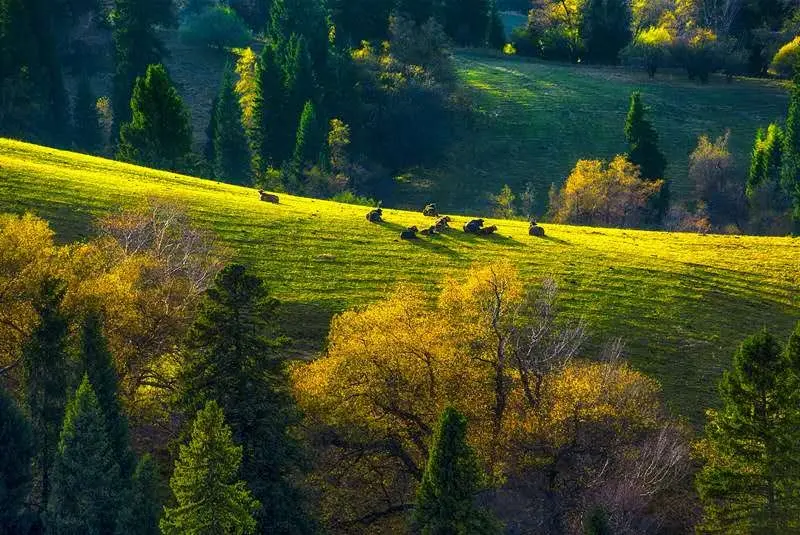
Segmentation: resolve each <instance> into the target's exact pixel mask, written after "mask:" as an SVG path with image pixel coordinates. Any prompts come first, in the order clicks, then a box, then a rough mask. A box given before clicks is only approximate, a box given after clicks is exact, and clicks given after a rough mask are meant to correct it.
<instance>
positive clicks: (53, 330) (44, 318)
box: [22, 278, 67, 510]
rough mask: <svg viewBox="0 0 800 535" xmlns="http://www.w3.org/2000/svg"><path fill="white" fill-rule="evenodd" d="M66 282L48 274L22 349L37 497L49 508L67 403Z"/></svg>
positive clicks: (42, 507)
mask: <svg viewBox="0 0 800 535" xmlns="http://www.w3.org/2000/svg"><path fill="white" fill-rule="evenodd" d="M63 297H64V286H63V284H62V282H61V281H59V280H57V279H52V278H47V279H45V281H44V282H43V283H42V286H41V288H40V291H39V295H38V296H37V298H36V300H35V302H34V310H35V311H36V316H37V318H38V321H37V325H36V328H35V329H34V330H33V332H32V333H31V336H30V338H29V339H28V341H27V343H26V344H25V346H24V347H23V350H22V366H23V378H24V383H25V394H26V396H25V397H26V402H27V408H28V414H29V415H30V421H31V428H32V430H33V438H34V448H35V454H34V476H35V477H36V479H37V480H38V482H39V484H38V485H37V491H36V492H37V495H36V496H35V497H34V501H35V502H38V504H39V505H40V506H41V509H42V510H44V509H46V508H47V501H48V499H49V497H50V487H51V476H52V468H53V461H54V460H55V456H56V450H57V447H58V440H59V434H60V431H61V423H62V420H63V418H64V407H65V406H66V403H67V349H66V338H67V320H66V319H65V317H64V315H63V313H62V312H61V301H62V299H63Z"/></svg>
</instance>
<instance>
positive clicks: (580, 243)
mask: <svg viewBox="0 0 800 535" xmlns="http://www.w3.org/2000/svg"><path fill="white" fill-rule="evenodd" d="M151 196H160V197H167V198H170V199H172V200H174V201H176V202H178V203H180V204H182V205H184V206H185V207H186V209H187V210H188V211H189V212H190V213H191V214H192V215H193V216H194V217H195V218H196V220H197V221H198V222H199V223H200V224H202V225H204V226H207V227H208V228H210V229H213V230H214V231H215V232H216V233H217V234H218V235H219V236H220V238H221V239H222V241H224V242H225V243H226V244H227V245H228V246H230V247H231V249H232V250H234V251H235V254H236V256H237V259H238V260H240V261H243V262H246V263H247V264H249V265H252V266H253V267H254V268H255V269H257V270H258V271H259V272H260V273H261V274H262V275H263V276H264V277H266V279H267V280H268V281H269V284H270V285H271V287H272V288H273V291H274V293H275V294H276V295H277V296H278V297H279V298H280V299H281V300H282V301H283V303H284V306H283V318H284V320H285V324H286V325H287V328H288V330H289V332H290V334H291V335H292V336H293V337H294V338H295V339H296V343H295V346H294V349H295V350H296V351H303V350H305V351H308V350H313V349H315V348H319V347H320V345H321V343H322V341H323V338H324V334H325V332H326V329H327V322H328V320H329V318H330V314H331V313H333V312H336V311H341V310H343V309H345V308H347V307H351V306H354V305H359V304H364V303H368V302H371V301H375V300H377V299H380V298H381V297H382V296H384V295H386V293H387V292H389V291H391V289H392V288H393V287H394V286H395V285H396V284H397V283H398V282H400V281H409V282H413V283H416V284H420V285H422V286H424V287H425V288H426V289H428V290H433V289H435V288H437V287H438V285H439V283H440V281H441V280H442V277H443V276H444V275H446V274H452V275H458V274H460V273H463V271H464V270H465V269H468V268H469V266H470V265H472V264H474V263H476V262H478V263H480V262H490V261H492V260H496V259H500V258H509V259H511V260H512V261H513V262H514V263H515V264H516V265H517V266H518V267H519V269H520V270H521V272H522V273H523V275H524V276H525V277H526V278H527V279H529V280H530V281H531V282H532V283H533V282H535V281H536V280H537V279H539V278H541V277H544V276H551V277H554V278H555V279H556V280H557V281H558V282H559V285H560V288H561V289H562V294H561V295H562V297H563V300H562V304H563V307H564V309H565V311H566V312H567V313H568V314H569V315H570V316H572V317H579V316H580V317H584V318H585V319H586V320H587V322H588V324H589V328H590V331H591V333H592V335H593V336H592V345H596V344H599V343H600V342H601V341H602V340H607V339H609V338H611V337H617V336H619V337H622V338H624V339H625V340H626V342H627V345H628V350H629V356H630V358H631V360H632V361H633V362H634V364H635V365H636V366H638V367H639V368H640V369H643V370H645V371H647V372H648V373H651V374H652V375H653V376H655V377H656V378H658V379H659V380H660V381H661V382H662V383H663V385H664V387H665V390H666V392H667V395H668V397H669V399H670V401H671V402H672V403H674V406H675V408H676V409H677V410H678V411H679V412H681V413H683V414H687V415H689V416H690V417H692V418H695V419H696V418H698V417H699V415H700V414H701V411H702V408H703V407H704V406H706V405H708V404H709V403H711V402H712V401H713V399H714V393H715V386H714V385H715V382H716V379H717V378H718V376H719V373H720V371H721V369H722V367H723V366H725V365H726V363H727V362H729V360H730V355H731V352H732V350H733V348H734V347H735V345H736V344H737V343H738V342H739V341H740V340H741V338H742V337H744V336H745V335H746V334H748V333H750V332H752V331H753V330H756V329H758V328H761V327H762V326H768V327H770V328H772V329H775V330H776V331H777V332H778V333H779V334H780V335H781V336H783V335H784V334H786V333H788V330H789V328H790V326H791V325H792V324H793V322H794V321H796V320H798V319H800V296H798V291H797V289H798V285H800V267H799V266H800V240H798V239H792V238H757V237H746V236H742V237H737V236H700V235H695V234H678V233H664V232H644V231H630V230H617V229H599V228H586V227H570V226H559V225H545V228H546V231H547V238H546V239H538V238H532V237H530V236H528V234H527V224H526V223H524V222H520V221H494V220H490V223H497V225H498V226H499V228H500V232H499V236H494V237H488V238H481V237H476V236H469V235H465V234H464V233H462V232H461V231H460V230H453V231H451V232H450V233H448V234H445V235H441V236H436V237H434V238H423V239H421V240H418V241H416V242H405V241H400V240H399V239H398V234H399V231H400V229H401V228H403V227H405V226H407V225H412V224H415V225H419V226H422V225H424V224H425V223H426V222H429V221H430V220H428V219H426V218H425V217H423V216H422V215H421V214H420V213H413V212H404V211H397V210H385V212H384V213H385V219H386V221H387V222H386V223H385V224H384V225H374V224H370V223H368V222H367V221H366V220H365V218H364V215H365V213H366V211H367V209H366V208H365V207H363V206H352V205H344V204H337V203H333V202H328V201H320V200H313V199H305V198H299V197H292V196H289V195H281V196H280V198H281V204H279V205H273V204H268V203H264V202H260V201H259V200H258V195H257V193H256V192H255V191H254V190H252V189H247V188H241V187H236V186H230V185H227V184H221V183H217V182H213V181H208V180H200V179H195V178H190V177H186V176H181V175H176V174H174V173H166V172H159V171H152V170H148V169H144V168H140V167H135V166H130V165H126V164H122V163H118V162H113V161H108V160H103V159H99V158H93V157H88V156H83V155H77V154H73V153H68V152H61V151H56V150H53V149H46V148H41V147H37V146H34V145H27V144H23V143H19V142H14V141H8V140H0V210H1V211H11V212H17V213H19V212H24V211H32V212H34V213H36V214H39V215H41V216H42V217H45V218H47V219H48V220H50V221H51V222H52V224H53V226H54V228H55V229H56V230H57V231H58V232H59V236H60V237H61V239H64V240H69V239H75V238H80V237H83V236H87V235H89V234H90V233H91V222H92V219H93V218H94V217H96V216H98V215H101V214H103V213H105V212H107V211H108V210H111V209H114V208H116V207H119V206H121V205H130V204H133V203H137V202H141V201H142V200H144V199H146V198H147V197H151ZM466 219H467V218H466V217H454V222H453V226H454V227H455V229H460V227H461V224H462V223H463V222H464V221H465V220H466ZM428 224H429V223H428Z"/></svg>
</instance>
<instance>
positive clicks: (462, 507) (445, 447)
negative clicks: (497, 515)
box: [414, 407, 499, 535]
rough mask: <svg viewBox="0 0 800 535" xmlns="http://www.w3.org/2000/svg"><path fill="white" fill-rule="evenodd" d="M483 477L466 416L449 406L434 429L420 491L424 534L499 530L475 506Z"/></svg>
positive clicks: (418, 520) (418, 518) (418, 517)
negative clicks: (468, 430) (468, 437)
mask: <svg viewBox="0 0 800 535" xmlns="http://www.w3.org/2000/svg"><path fill="white" fill-rule="evenodd" d="M482 478H483V476H482V474H481V470H480V467H479V466H478V461H477V459H476V458H475V452H474V451H473V450H472V448H471V447H470V446H469V444H467V419H466V418H465V417H464V416H463V415H462V414H461V413H459V412H458V411H457V410H456V409H454V408H452V407H448V408H446V409H445V410H444V412H443V413H442V415H441V417H440V418H439V424H438V425H437V427H436V430H435V431H434V435H433V442H432V443H431V447H430V455H429V457H428V462H427V464H426V465H425V472H424V473H423V475H422V484H421V485H420V488H419V491H418V492H417V506H416V509H415V511H414V523H415V524H416V525H417V527H419V528H420V529H421V531H422V533H423V535H466V534H474V535H479V534H488V533H499V528H498V526H497V524H496V522H495V521H494V519H493V518H492V517H491V516H490V515H489V514H488V513H487V512H486V511H484V510H482V509H480V508H478V507H476V505H475V495H476V494H477V492H478V491H479V490H480V486H481V479H482Z"/></svg>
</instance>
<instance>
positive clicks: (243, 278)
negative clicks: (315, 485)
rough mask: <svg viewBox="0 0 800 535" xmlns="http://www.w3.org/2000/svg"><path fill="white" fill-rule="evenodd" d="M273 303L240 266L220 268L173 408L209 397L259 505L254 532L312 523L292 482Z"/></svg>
mask: <svg viewBox="0 0 800 535" xmlns="http://www.w3.org/2000/svg"><path fill="white" fill-rule="evenodd" d="M276 306H277V302H276V301H275V300H274V299H272V298H271V297H270V296H269V294H268V292H267V290H266V288H265V286H264V284H263V281H262V280H261V279H260V278H258V277H256V276H254V275H251V274H249V273H247V271H246V269H245V268H244V267H243V266H240V265H231V266H227V267H226V268H224V269H223V270H222V271H221V272H220V273H219V275H218V276H217V278H216V280H215V281H214V284H213V285H212V286H211V288H209V289H208V291H207V295H206V298H205V300H204V302H203V304H202V305H201V307H200V310H199V312H198V316H197V319H196V321H195V323H194V325H193V326H192V328H191V330H190V332H189V336H188V340H187V345H188V348H189V351H188V354H187V358H186V360H185V364H184V366H183V369H182V370H181V373H180V376H179V382H180V388H181V405H182V406H183V408H184V411H185V412H186V413H192V412H193V411H194V410H197V408H198V407H203V406H204V405H205V404H206V403H208V402H209V401H211V400H215V401H217V402H218V403H219V404H220V406H221V407H222V408H223V410H224V411H225V414H226V416H227V420H228V423H229V424H230V426H231V428H232V429H233V433H234V437H235V438H236V441H237V442H238V443H240V444H241V445H242V447H243V450H244V452H243V464H242V468H243V469H242V474H243V475H244V477H245V479H246V480H247V482H248V485H249V487H250V488H251V489H252V491H253V494H254V496H255V497H256V499H258V500H259V501H260V502H261V508H260V510H259V512H258V514H257V517H258V521H259V529H260V532H261V533H271V534H274V535H283V534H286V535H288V534H303V533H311V532H312V531H313V523H312V522H311V520H310V519H309V515H308V514H307V513H306V511H304V510H303V496H302V494H301V493H300V491H299V490H298V489H297V488H296V487H295V486H294V485H293V484H292V476H293V475H294V473H295V472H296V471H297V469H298V467H299V466H300V464H301V461H302V457H301V449H300V445H299V444H298V443H297V441H296V440H295V439H294V438H292V436H291V435H290V433H289V428H290V426H292V425H293V424H295V423H297V422H298V414H297V411H296V409H295V406H294V402H293V400H292V397H291V394H290V392H289V388H288V379H287V377H286V373H285V370H284V364H285V361H284V359H282V358H280V357H279V356H278V354H277V352H276V348H277V346H278V344H279V339H278V338H276V337H275V335H274V334H273V332H272V331H273V328H272V325H271V323H272V318H273V316H274V310H275V307H276Z"/></svg>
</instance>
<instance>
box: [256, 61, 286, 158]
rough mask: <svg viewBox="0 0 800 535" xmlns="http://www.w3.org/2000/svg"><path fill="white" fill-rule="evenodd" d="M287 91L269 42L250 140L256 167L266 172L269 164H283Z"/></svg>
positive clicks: (258, 74)
mask: <svg viewBox="0 0 800 535" xmlns="http://www.w3.org/2000/svg"><path fill="white" fill-rule="evenodd" d="M285 113H286V93H285V84H284V79H283V71H282V69H281V67H280V65H279V62H278V58H277V52H276V50H275V47H274V46H270V45H267V46H265V47H264V50H263V51H262V52H261V57H260V60H259V62H258V65H257V66H256V95H255V104H254V111H253V123H254V124H255V132H254V133H253V139H252V140H251V146H252V149H253V158H254V162H253V169H255V170H257V171H259V172H263V171H264V170H265V169H266V168H267V167H269V166H272V167H280V165H281V163H282V160H280V155H281V148H282V147H283V146H285V144H286V143H285V141H284V139H285V138H286V131H285V127H286V125H285V124H283V121H282V116H283V114H285Z"/></svg>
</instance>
